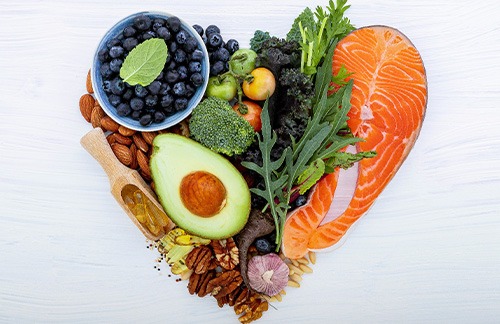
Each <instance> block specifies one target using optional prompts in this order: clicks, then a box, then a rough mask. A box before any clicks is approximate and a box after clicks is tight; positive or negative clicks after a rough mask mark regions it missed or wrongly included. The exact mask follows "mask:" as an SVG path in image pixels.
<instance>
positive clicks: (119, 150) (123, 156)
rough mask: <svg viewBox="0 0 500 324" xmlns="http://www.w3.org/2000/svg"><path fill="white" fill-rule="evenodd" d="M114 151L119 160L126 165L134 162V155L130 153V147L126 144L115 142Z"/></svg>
mask: <svg viewBox="0 0 500 324" xmlns="http://www.w3.org/2000/svg"><path fill="white" fill-rule="evenodd" d="M111 149H112V150H113V153H115V155H116V157H117V159H118V161H120V162H121V163H123V164H125V165H126V166H128V165H130V163H132V155H131V154H130V149H129V148H128V147H126V146H125V145H122V144H119V143H114V144H112V145H111Z"/></svg>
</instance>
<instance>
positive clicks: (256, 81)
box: [243, 67, 276, 101]
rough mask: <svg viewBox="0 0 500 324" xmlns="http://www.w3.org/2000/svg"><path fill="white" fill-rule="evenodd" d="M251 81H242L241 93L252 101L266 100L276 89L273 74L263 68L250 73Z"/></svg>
mask: <svg viewBox="0 0 500 324" xmlns="http://www.w3.org/2000/svg"><path fill="white" fill-rule="evenodd" d="M250 74H251V75H252V76H253V80H252V81H251V82H248V81H246V80H245V81H243V93H244V94H245V96H247V97H248V98H250V99H252V100H258V101H260V100H266V99H267V97H268V96H269V97H270V96H272V95H273V93H274V90H275V89H276V79H275V78H274V75H273V73H272V72H271V71H270V70H268V69H266V68H264V67H259V68H256V69H254V70H253V71H252V72H251V73H250Z"/></svg>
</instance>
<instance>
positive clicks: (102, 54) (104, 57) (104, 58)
mask: <svg viewBox="0 0 500 324" xmlns="http://www.w3.org/2000/svg"><path fill="white" fill-rule="evenodd" d="M97 58H98V59H99V61H101V62H105V61H107V60H108V58H109V53H108V50H107V49H106V48H103V49H101V50H100V51H99V52H98V53H97Z"/></svg>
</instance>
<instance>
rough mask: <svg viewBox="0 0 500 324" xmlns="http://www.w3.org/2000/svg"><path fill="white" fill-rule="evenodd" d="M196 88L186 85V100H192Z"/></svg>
mask: <svg viewBox="0 0 500 324" xmlns="http://www.w3.org/2000/svg"><path fill="white" fill-rule="evenodd" d="M194 92H195V88H193V86H192V85H190V84H186V98H191V97H192V96H193V95H194Z"/></svg>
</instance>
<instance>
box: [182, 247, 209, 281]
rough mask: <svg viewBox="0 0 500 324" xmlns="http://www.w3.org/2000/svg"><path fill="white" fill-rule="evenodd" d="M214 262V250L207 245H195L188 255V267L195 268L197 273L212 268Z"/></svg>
mask: <svg viewBox="0 0 500 324" xmlns="http://www.w3.org/2000/svg"><path fill="white" fill-rule="evenodd" d="M211 263H212V251H211V250H210V248H208V247H206V246H198V247H195V248H194V249H193V250H192V251H191V252H189V254H188V255H187V257H186V267H187V268H188V269H191V270H194V273H196V274H202V273H205V272H207V271H208V270H210V269H211V268H212V267H211Z"/></svg>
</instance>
